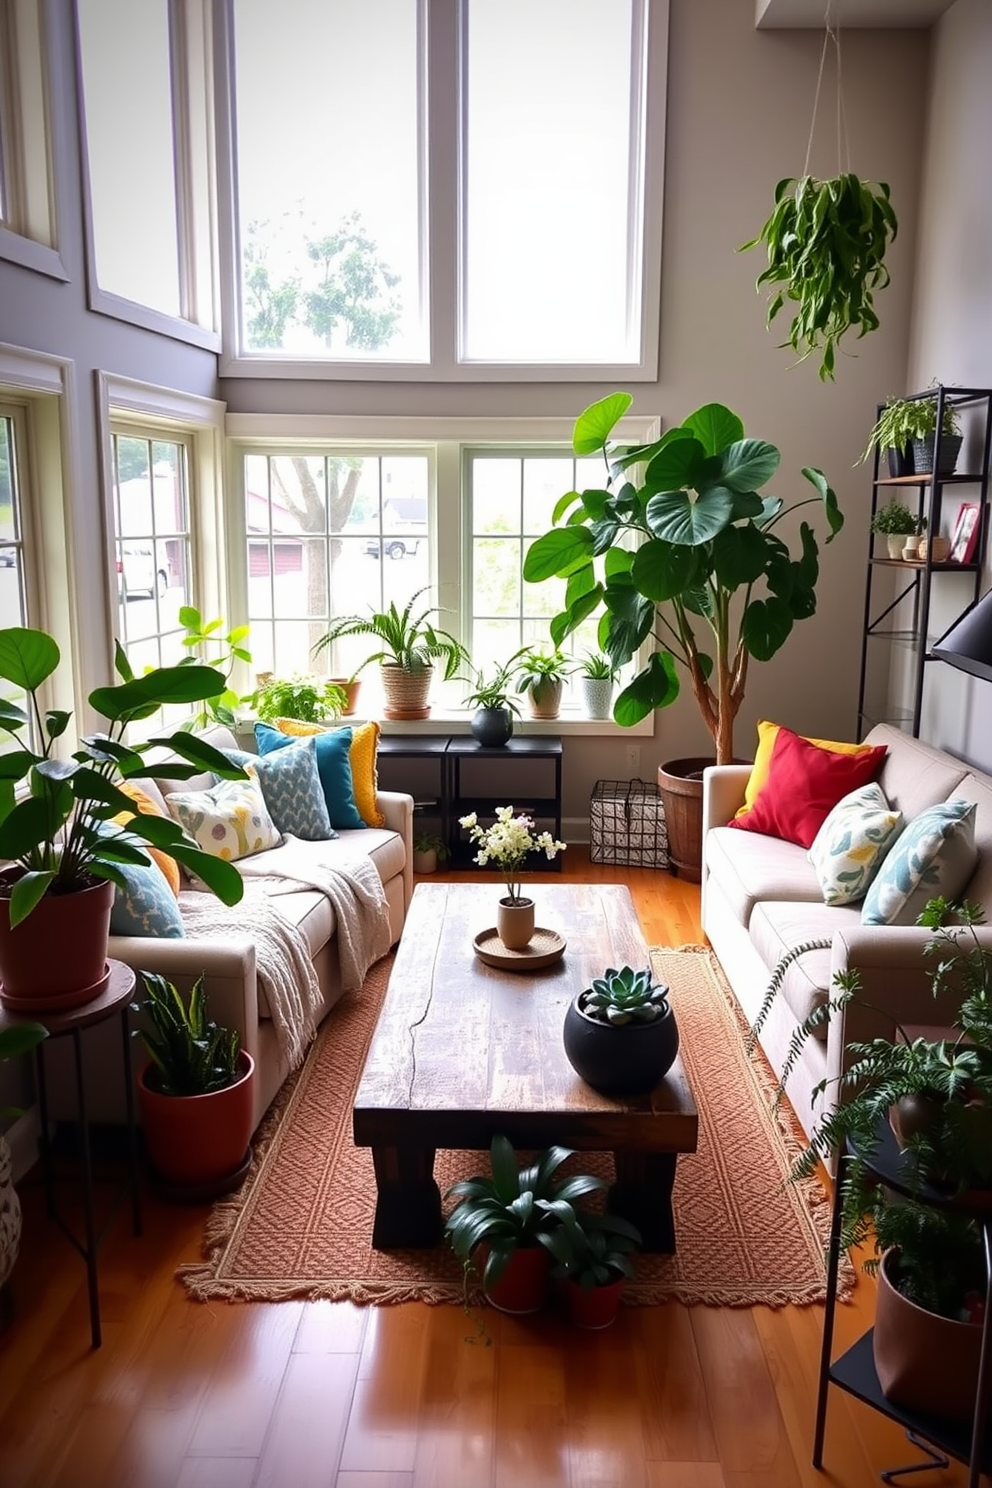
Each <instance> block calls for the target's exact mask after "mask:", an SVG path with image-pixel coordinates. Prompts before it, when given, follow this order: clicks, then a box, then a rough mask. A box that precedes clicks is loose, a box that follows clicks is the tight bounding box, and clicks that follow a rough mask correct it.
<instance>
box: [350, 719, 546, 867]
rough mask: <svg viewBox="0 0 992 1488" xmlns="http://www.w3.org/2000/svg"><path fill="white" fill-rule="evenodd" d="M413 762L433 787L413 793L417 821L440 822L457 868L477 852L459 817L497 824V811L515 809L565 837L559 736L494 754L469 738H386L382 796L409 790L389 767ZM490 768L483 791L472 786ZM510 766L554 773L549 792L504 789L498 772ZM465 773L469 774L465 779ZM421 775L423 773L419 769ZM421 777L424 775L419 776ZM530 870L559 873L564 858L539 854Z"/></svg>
mask: <svg viewBox="0 0 992 1488" xmlns="http://www.w3.org/2000/svg"><path fill="white" fill-rule="evenodd" d="M394 760H395V761H400V760H409V761H418V762H421V763H422V764H424V766H425V769H426V773H427V776H428V777H429V778H430V785H429V786H428V787H426V788H425V789H424V790H419V789H414V790H413V791H412V792H411V794H412V795H413V797H414V803H415V805H414V811H415V814H416V816H419V817H426V818H435V819H437V821H438V822H439V825H440V831H439V834H438V835H439V836H440V837H441V838H442V840H443V841H444V843H445V844H446V846H447V848H448V851H449V853H450V855H451V862H452V864H453V865H455V866H461V867H464V866H465V865H466V864H470V863H471V861H472V859H473V857H474V856H475V848H474V846H473V845H472V844H471V843H470V842H469V841H468V840H467V838H466V835H465V832H464V830H463V829H462V828H461V827H460V826H459V825H458V819H459V817H461V816H468V814H469V813H470V812H472V811H474V812H476V813H477V814H478V816H479V817H480V819H482V820H485V818H487V817H489V818H493V817H494V816H495V812H496V807H497V806H513V807H514V808H515V810H517V811H524V812H526V813H527V815H528V816H532V817H533V818H534V819H535V822H536V823H537V825H538V828H539V830H545V827H546V829H547V830H548V831H550V832H551V833H552V836H554V837H557V838H560V837H561V766H562V747H561V739H560V737H558V736H557V735H545V734H535V735H516V734H515V735H513V737H512V738H510V739H508V740H507V742H506V743H505V744H500V745H498V746H496V747H493V748H490V747H488V746H486V745H484V744H480V743H479V742H478V740H477V739H474V738H472V736H471V735H469V734H452V735H431V734H423V735H415V734H385V735H383V737H382V738H381V739H380V740H379V771H380V781H381V784H382V787H383V789H384V790H390V789H394V790H407V789H409V785H408V783H407V781H405V780H404V779H403V776H402V773H401V772H398V771H396V770H394V769H393V768H392V767H391V762H392V761H394ZM479 762H482V763H483V764H485V765H488V764H489V763H490V762H491V763H492V765H493V767H494V769H493V771H491V772H490V771H488V770H487V771H486V778H485V781H484V784H483V785H482V787H481V788H477V787H476V786H475V785H474V784H472V783H471V782H470V780H469V778H468V777H469V776H471V775H472V774H473V773H475V774H477V772H473V768H472V767H473V765H475V764H478V763H479ZM502 765H510V766H511V768H512V769H513V770H514V771H516V770H519V769H521V768H524V767H526V766H527V765H534V766H535V767H536V769H537V770H539V771H546V772H550V778H549V779H548V782H547V788H546V789H543V790H541V791H540V793H535V792H533V791H531V792H530V793H528V794H526V795H521V794H519V792H518V791H516V790H514V789H512V788H506V787H502V785H501V783H500V782H498V780H497V775H498V772H499V767H500V766H502ZM463 767H464V768H465V769H466V774H464V775H463ZM418 769H419V767H418ZM421 773H422V772H421ZM529 866H530V867H534V868H537V867H541V868H547V869H551V870H557V871H560V870H561V858H560V856H559V857H556V858H552V859H550V860H548V859H546V858H544V856H543V855H542V856H541V858H540V860H538V857H537V855H536V854H535V856H534V860H533V863H532V864H530V865H529Z"/></svg>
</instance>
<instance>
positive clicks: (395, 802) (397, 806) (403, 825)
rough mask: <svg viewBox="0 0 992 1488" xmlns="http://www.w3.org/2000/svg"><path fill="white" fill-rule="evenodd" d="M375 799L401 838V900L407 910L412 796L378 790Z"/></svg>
mask: <svg viewBox="0 0 992 1488" xmlns="http://www.w3.org/2000/svg"><path fill="white" fill-rule="evenodd" d="M375 801H376V805H377V806H378V808H379V810H380V811H381V812H382V814H383V816H384V817H385V818H386V826H387V827H388V828H389V830H390V831H391V832H398V833H399V835H400V836H401V837H402V838H403V849H404V853H403V901H404V907H405V909H407V910H408V909H409V908H410V900H411V899H412V898H413V797H412V796H408V795H406V794H405V792H403V791H378V792H377V793H376V798H375Z"/></svg>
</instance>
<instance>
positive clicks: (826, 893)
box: [809, 781, 903, 904]
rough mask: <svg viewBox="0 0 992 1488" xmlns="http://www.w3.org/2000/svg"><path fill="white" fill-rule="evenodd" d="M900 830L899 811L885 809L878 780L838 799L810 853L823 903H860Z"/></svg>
mask: <svg viewBox="0 0 992 1488" xmlns="http://www.w3.org/2000/svg"><path fill="white" fill-rule="evenodd" d="M902 828H903V815H902V812H901V811H893V810H892V809H891V808H890V806H889V803H888V801H886V799H885V796H884V795H883V793H882V789H881V787H880V786H879V785H878V783H877V781H872V782H871V783H870V784H869V785H862V786H861V787H860V788H859V789H858V790H855V791H851V792H850V793H849V794H848V795H846V796H845V797H844V799H843V800H842V801H838V802H837V805H836V806H835V807H834V808H833V810H832V811H831V812H830V814H829V816H828V817H827V819H826V821H825V822H824V823H823V826H822V827H821V828H820V830H819V831H818V832H817V834H816V837H815V838H814V839H813V846H812V847H811V848H810V850H809V860H810V862H811V863H812V865H813V869H814V871H815V873H816V876H817V878H818V879H819V881H820V887H821V889H822V890H823V902H824V903H825V904H855V903H856V902H857V901H858V900H859V899H863V898H864V897H865V894H867V892H868V889H869V886H870V885H871V882H872V880H873V879H874V877H875V875H876V873H877V872H878V870H879V868H880V867H881V866H882V862H883V860H884V858H885V855H886V853H887V852H888V851H889V848H890V847H891V846H892V844H893V843H894V842H895V840H896V838H897V837H898V835H899V833H900V832H901V831H902Z"/></svg>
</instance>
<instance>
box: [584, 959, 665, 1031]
mask: <svg viewBox="0 0 992 1488" xmlns="http://www.w3.org/2000/svg"><path fill="white" fill-rule="evenodd" d="M668 991H669V989H668V987H667V986H664V985H663V984H661V983H656V982H655V980H654V978H653V976H652V975H651V968H650V967H648V968H647V969H646V970H645V971H635V970H634V968H633V967H632V966H622V967H621V968H620V970H619V971H617V970H616V968H615V967H612V966H610V967H607V969H606V971H604V973H603V975H602V976H601V977H596V979H595V981H594V982H593V983H592V985H591V986H590V987H587V988H586V989H585V991H584V992H580V993H579V1007H580V1008H581V1010H582V1012H584V1013H587V1014H588V1015H589V1017H590V1018H594V1019H595V1020H596V1022H597V1023H608V1024H611V1025H612V1026H613V1027H615V1028H622V1027H624V1026H625V1025H626V1024H628V1023H655V1022H657V1020H658V1019H659V1018H661V1017H664V1015H665V1014H666V1013H667V1012H668Z"/></svg>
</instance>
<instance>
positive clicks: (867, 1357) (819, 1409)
mask: <svg viewBox="0 0 992 1488" xmlns="http://www.w3.org/2000/svg"><path fill="white" fill-rule="evenodd" d="M877 1135H878V1136H879V1137H880V1141H879V1145H878V1149H877V1151H876V1152H875V1153H874V1154H873V1155H872V1156H871V1157H870V1158H869V1157H865V1156H864V1154H862V1158H863V1161H864V1162H865V1164H866V1166H867V1168H868V1170H869V1172H870V1173H872V1174H873V1175H874V1176H875V1177H876V1178H877V1179H878V1181H879V1182H880V1183H883V1184H884V1185H885V1186H886V1188H891V1189H893V1190H895V1192H896V1193H901V1194H907V1195H908V1194H913V1195H915V1197H916V1198H917V1199H919V1200H920V1201H922V1202H925V1203H928V1204H933V1205H934V1207H939V1208H944V1209H948V1210H955V1211H957V1212H958V1213H962V1214H968V1215H971V1216H973V1217H974V1218H976V1219H978V1220H979V1221H980V1224H981V1229H982V1240H983V1244H984V1247H985V1270H986V1289H985V1322H984V1326H983V1329H982V1348H981V1359H980V1363H979V1368H978V1386H977V1389H976V1392H975V1408H974V1413H973V1416H972V1421H971V1425H970V1427H969V1426H968V1425H963V1424H960V1423H959V1422H956V1421H948V1420H947V1419H946V1418H945V1417H942V1416H935V1415H934V1416H931V1415H925V1414H924V1413H923V1412H920V1411H910V1410H905V1409H903V1407H902V1406H899V1405H896V1404H894V1403H893V1402H892V1401H891V1400H888V1399H887V1398H886V1397H885V1395H884V1394H883V1393H882V1387H881V1385H880V1384H879V1380H878V1375H877V1373H876V1371H875V1362H874V1358H873V1356H872V1335H871V1332H868V1333H865V1334H864V1335H863V1336H862V1337H861V1338H859V1339H858V1341H857V1343H856V1344H855V1345H854V1346H853V1348H849V1349H848V1350H847V1352H846V1353H845V1354H843V1355H841V1357H840V1358H839V1359H836V1360H834V1362H833V1363H831V1360H830V1354H831V1349H832V1345H833V1329H834V1315H835V1312H836V1306H837V1270H838V1266H839V1264H840V1227H841V1208H842V1192H841V1190H842V1186H843V1175H844V1167H845V1165H846V1163H848V1162H849V1161H850V1159H851V1156H852V1153H851V1152H850V1150H848V1151H847V1152H845V1153H843V1154H842V1155H841V1157H840V1161H839V1163H838V1172H837V1178H836V1181H835V1183H834V1205H833V1217H832V1220H831V1227H830V1250H829V1255H828V1261H827V1296H826V1304H825V1308H824V1316H823V1344H822V1348H821V1352H820V1382H819V1388H818V1391H817V1401H816V1428H815V1433H814V1438H813V1466H814V1467H815V1468H816V1469H817V1470H818V1471H819V1470H820V1469H821V1468H822V1467H823V1438H824V1434H825V1431H826V1422H827V1394H828V1389H829V1386H830V1385H838V1386H839V1387H840V1389H842V1390H847V1391H848V1393H849V1394H851V1395H853V1396H855V1398H856V1399H858V1400H861V1401H863V1402H864V1403H865V1404H866V1405H870V1406H871V1407H872V1408H873V1409H874V1410H877V1411H881V1412H882V1414H883V1415H886V1416H889V1417H890V1418H891V1419H892V1420H893V1421H898V1422H899V1423H900V1425H902V1426H904V1427H905V1428H906V1434H907V1436H908V1438H909V1440H910V1441H911V1442H912V1443H913V1444H914V1445H916V1446H920V1447H922V1450H923V1451H925V1452H926V1453H927V1454H928V1456H929V1458H930V1459H931V1460H930V1461H928V1462H920V1463H916V1464H913V1465H911V1466H909V1467H893V1468H888V1469H887V1470H886V1471H885V1472H883V1473H882V1474H881V1477H882V1480H883V1482H886V1483H890V1482H892V1481H893V1480H894V1479H895V1478H897V1477H901V1476H903V1475H905V1474H906V1473H911V1472H920V1471H923V1470H924V1469H926V1468H932V1467H934V1466H936V1465H946V1462H945V1461H944V1454H946V1456H947V1457H954V1458H956V1459H957V1461H959V1462H966V1463H967V1464H968V1488H978V1483H979V1478H980V1477H981V1474H982V1472H983V1471H984V1472H988V1471H989V1470H990V1468H992V1443H990V1442H989V1440H988V1431H987V1429H986V1428H987V1425H988V1421H989V1407H990V1394H992V1326H990V1324H992V1194H990V1195H989V1200H990V1202H989V1206H988V1207H986V1208H982V1209H976V1208H975V1207H973V1206H972V1205H969V1204H967V1203H965V1202H964V1201H956V1200H954V1199H953V1198H949V1197H948V1195H947V1194H943V1193H940V1192H939V1191H938V1190H937V1189H933V1188H931V1187H929V1186H928V1185H926V1184H924V1185H922V1186H917V1185H915V1183H914V1178H915V1175H914V1169H913V1158H912V1157H911V1156H910V1155H909V1154H907V1153H903V1152H900V1150H899V1148H898V1147H897V1146H896V1142H895V1138H894V1137H893V1136H892V1133H891V1132H890V1130H889V1127H888V1123H886V1122H883V1123H882V1124H881V1125H880V1127H879V1131H878V1133H877Z"/></svg>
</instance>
